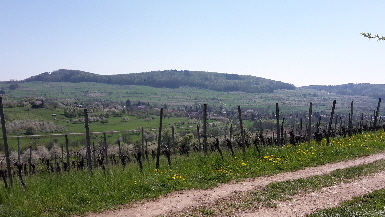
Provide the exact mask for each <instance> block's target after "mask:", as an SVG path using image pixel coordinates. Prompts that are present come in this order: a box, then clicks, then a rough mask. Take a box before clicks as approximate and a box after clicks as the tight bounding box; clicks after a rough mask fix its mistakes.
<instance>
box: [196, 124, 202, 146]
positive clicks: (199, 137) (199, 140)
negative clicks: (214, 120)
mask: <svg viewBox="0 0 385 217" xmlns="http://www.w3.org/2000/svg"><path fill="white" fill-rule="evenodd" d="M197 138H198V151H199V152H201V151H202V145H201V134H200V133H199V125H197Z"/></svg>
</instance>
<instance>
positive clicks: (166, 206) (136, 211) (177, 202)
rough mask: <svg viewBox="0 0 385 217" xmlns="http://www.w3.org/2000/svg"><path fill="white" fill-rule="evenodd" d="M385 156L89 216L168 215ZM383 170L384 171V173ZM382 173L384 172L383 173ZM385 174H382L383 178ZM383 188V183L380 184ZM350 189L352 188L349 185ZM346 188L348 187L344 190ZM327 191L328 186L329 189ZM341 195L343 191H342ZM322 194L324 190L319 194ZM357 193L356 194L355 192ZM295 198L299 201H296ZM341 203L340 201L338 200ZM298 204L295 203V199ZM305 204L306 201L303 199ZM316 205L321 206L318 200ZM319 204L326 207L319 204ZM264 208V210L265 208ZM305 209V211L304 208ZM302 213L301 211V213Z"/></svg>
mask: <svg viewBox="0 0 385 217" xmlns="http://www.w3.org/2000/svg"><path fill="white" fill-rule="evenodd" d="M381 159H385V153H380V154H375V155H370V156H367V157H360V158H357V159H354V160H348V161H343V162H338V163H331V164H326V165H323V166H318V167H309V168H305V169H303V170H298V171H294V172H286V173H280V174H277V175H274V176H269V177H258V178H255V179H248V180H246V181H243V182H238V183H235V182H231V183H227V184H222V185H220V186H219V187H216V188H212V189H207V190H194V189H193V190H186V191H178V192H173V193H171V194H168V195H166V196H163V197H160V198H159V199H157V200H154V201H144V202H140V203H135V204H129V205H127V206H125V207H122V208H121V209H119V210H112V211H107V212H104V213H99V214H95V213H94V214H90V215H88V216H89V217H122V216H130V217H131V216H158V215H165V216H167V215H168V214H170V213H171V212H174V213H175V212H178V211H181V210H183V209H186V208H190V207H198V206H200V205H205V204H208V203H212V202H214V201H216V200H218V199H220V198H223V197H228V196H230V195H231V194H232V193H235V192H245V191H250V190H258V189H262V188H263V187H265V186H266V185H268V184H270V183H272V182H281V181H287V180H294V179H299V178H307V177H310V176H315V175H322V174H327V173H330V172H331V171H333V170H336V169H344V168H348V167H353V166H357V165H360V164H368V163H372V162H374V161H377V160H381ZM380 174H382V173H380ZM381 176H384V174H382V175H381ZM383 178H384V177H382V180H383ZM371 183H373V184H374V182H372V181H370V182H369V183H366V184H367V185H366V186H365V188H367V189H372V188H371V187H370V185H371ZM354 186H355V187H356V188H357V189H358V191H360V190H362V186H359V185H353V188H354ZM380 188H382V187H380ZM341 189H345V188H344V187H341ZM347 189H348V188H347ZM342 191H344V190H342ZM347 191H352V189H350V188H349V190H347ZM370 191H372V190H369V191H365V193H368V192H370ZM325 192H327V190H325ZM339 194H340V195H341V193H339ZM318 195H321V194H318ZM352 195H354V194H352ZM322 198H323V197H318V198H316V199H314V200H322ZM329 198H330V197H324V200H328V199H329ZM348 198H349V197H347V196H346V198H342V199H337V198H336V201H338V200H347V199H348ZM296 200H298V201H299V202H298V204H301V200H300V199H299V198H298V199H296ZM296 200H295V201H296ZM326 203H328V204H329V205H330V206H331V205H332V204H335V203H334V202H332V201H327V202H326ZM337 203H338V202H337ZM292 204H295V203H292ZM302 204H303V202H302ZM281 206H282V207H284V206H286V207H290V208H288V209H289V210H290V209H294V210H297V213H292V214H293V215H289V214H284V216H295V215H297V214H298V215H299V213H300V210H299V207H297V206H296V205H293V206H291V205H285V204H284V203H282V205H279V207H281ZM315 206H318V205H317V204H315ZM311 207H313V208H310V210H313V209H315V208H318V207H314V206H311ZM319 207H322V206H321V205H319ZM264 211H265V212H266V213H260V215H261V216H265V214H266V215H267V214H268V213H267V212H272V210H264ZM261 212H262V211H261ZM301 212H302V211H301ZM246 215H247V216H258V214H257V213H250V214H246V213H244V214H240V216H246ZM277 215H278V214H272V216H277ZM299 216H300V215H299Z"/></svg>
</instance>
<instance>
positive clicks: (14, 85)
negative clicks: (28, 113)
mask: <svg viewBox="0 0 385 217" xmlns="http://www.w3.org/2000/svg"><path fill="white" fill-rule="evenodd" d="M17 88H19V84H18V83H12V84H11V85H9V89H10V90H16V89H17Z"/></svg>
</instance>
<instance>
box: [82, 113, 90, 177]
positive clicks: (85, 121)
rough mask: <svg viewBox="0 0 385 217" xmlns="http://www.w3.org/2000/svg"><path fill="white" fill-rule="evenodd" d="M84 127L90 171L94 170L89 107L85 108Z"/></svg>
mask: <svg viewBox="0 0 385 217" xmlns="http://www.w3.org/2000/svg"><path fill="white" fill-rule="evenodd" d="M84 127H85V128H86V143H87V164H88V169H89V170H90V171H92V162H91V139H90V128H89V126H88V112H87V109H84Z"/></svg>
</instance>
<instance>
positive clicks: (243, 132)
mask: <svg viewBox="0 0 385 217" xmlns="http://www.w3.org/2000/svg"><path fill="white" fill-rule="evenodd" d="M238 118H239V126H240V128H241V139H242V152H243V157H245V156H246V144H245V131H244V130H243V122H242V111H241V106H238Z"/></svg>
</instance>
